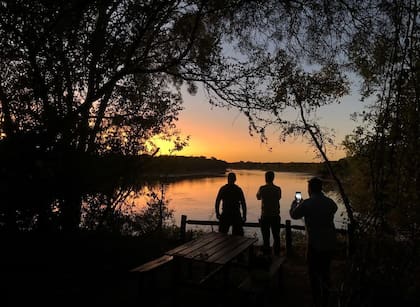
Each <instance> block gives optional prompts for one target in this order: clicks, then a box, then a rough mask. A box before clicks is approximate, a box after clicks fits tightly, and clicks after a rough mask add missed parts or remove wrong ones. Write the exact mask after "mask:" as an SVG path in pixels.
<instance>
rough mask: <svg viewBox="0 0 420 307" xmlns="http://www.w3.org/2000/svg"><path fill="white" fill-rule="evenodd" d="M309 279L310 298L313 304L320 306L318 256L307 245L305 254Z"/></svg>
mask: <svg viewBox="0 0 420 307" xmlns="http://www.w3.org/2000/svg"><path fill="white" fill-rule="evenodd" d="M307 261H308V273H309V281H310V283H311V290H312V299H313V302H314V305H315V306H317V307H318V306H321V294H322V290H321V274H320V266H321V265H320V257H319V254H318V252H317V251H315V250H314V249H312V248H311V247H308V254H307Z"/></svg>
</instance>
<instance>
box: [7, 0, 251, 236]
mask: <svg viewBox="0 0 420 307" xmlns="http://www.w3.org/2000/svg"><path fill="white" fill-rule="evenodd" d="M244 5H245V3H242V1H229V2H224V1H223V2H221V1H217V0H214V1H200V0H197V1H186V2H185V1H184V2H182V1H152V2H150V1H130V0H127V1H115V0H106V1H97V0H89V1H78V0H72V1H49V0H37V1H31V2H27V1H7V0H6V1H1V2H0V7H1V10H0V12H1V13H0V14H1V15H0V44H1V46H2V48H1V50H0V58H1V59H2V60H1V62H0V71H1V79H0V102H1V109H0V116H1V121H0V147H1V148H0V150H1V157H2V160H3V161H4V163H2V168H1V178H2V179H1V180H2V181H1V184H0V186H1V189H2V190H1V192H2V195H4V196H5V201H4V202H2V208H1V215H2V216H3V217H4V219H3V221H4V224H5V225H6V226H7V227H8V228H9V229H14V228H16V222H17V220H16V215H17V214H22V213H23V211H22V210H20V209H19V207H20V205H15V203H14V202H13V199H14V198H16V193H17V192H18V191H22V190H24V191H28V192H33V190H32V184H33V183H34V182H35V183H38V182H42V183H43V184H39V185H38V184H36V187H37V194H38V195H39V197H38V198H39V199H36V201H33V202H29V201H27V200H25V201H22V202H21V203H24V204H25V205H27V206H29V207H30V210H29V211H25V214H26V215H27V218H28V219H32V220H34V222H35V225H37V227H39V228H42V229H46V228H48V227H50V226H51V225H50V224H52V221H51V217H50V215H51V214H52V212H53V210H58V211H59V212H60V215H61V216H62V219H61V220H60V221H59V228H60V229H63V230H69V231H72V230H75V229H77V228H78V225H79V223H80V216H81V208H82V199H83V198H84V197H85V196H86V191H85V189H84V186H83V184H80V183H81V182H86V179H87V178H86V177H87V176H88V175H87V171H83V166H85V165H86V163H85V162H86V161H87V160H89V157H90V156H91V155H93V156H98V155H103V154H117V153H119V154H125V155H136V154H139V153H147V148H148V146H147V145H148V144H147V143H148V141H149V140H150V138H151V137H152V136H155V135H162V136H163V137H165V138H172V139H174V140H175V142H176V147H177V148H180V147H182V146H184V145H185V142H184V141H183V140H182V138H180V136H179V134H178V132H177V130H176V127H175V122H176V120H177V117H178V114H179V111H180V110H181V108H182V107H181V104H182V96H181V90H182V88H185V87H186V88H187V89H188V91H189V92H190V93H192V94H194V93H195V92H196V84H195V82H198V81H202V82H204V83H205V84H219V81H220V82H221V83H223V84H224V85H223V86H224V87H225V88H226V91H227V90H228V89H229V88H232V87H235V85H236V84H237V83H236V82H235V80H237V79H238V78H240V76H242V75H244V74H250V73H252V74H253V73H255V72H254V69H255V68H256V67H257V66H256V65H254V64H252V65H245V64H242V63H240V62H236V64H235V63H234V61H232V59H230V58H229V57H228V56H226V55H225V54H224V53H223V46H222V39H223V38H224V37H225V36H226V33H230V32H231V30H230V28H231V27H233V26H232V24H231V23H230V20H231V19H232V18H233V17H231V16H233V15H234V13H235V12H236V11H237V10H238V9H240V8H241V7H243V6H244ZM236 26H237V25H236ZM222 72H223V73H222ZM222 92H223V90H222ZM237 93H238V95H240V91H237ZM238 97H239V96H238ZM14 157H17V158H14ZM20 158H22V159H24V160H25V162H24V163H23V165H21V166H18V167H17V164H18V163H19V161H20V160H19V159H20ZM9 162H11V163H9ZM40 164H42V165H48V166H49V167H44V166H40ZM73 168H75V169H76V171H74V172H73ZM44 178H46V182H45V180H44ZM100 181H101V182H99V185H102V184H103V183H102V181H106V179H105V178H102V179H101V180H100ZM44 183H45V184H44ZM50 183H52V186H49V185H50ZM114 188H115V189H117V188H118V184H116V185H115V186H114ZM57 189H58V190H59V191H62V193H59V195H57V193H56V190H57ZM32 194H33V193H32ZM17 210H20V212H17Z"/></svg>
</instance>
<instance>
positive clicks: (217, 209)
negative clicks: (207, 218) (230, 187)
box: [214, 189, 222, 220]
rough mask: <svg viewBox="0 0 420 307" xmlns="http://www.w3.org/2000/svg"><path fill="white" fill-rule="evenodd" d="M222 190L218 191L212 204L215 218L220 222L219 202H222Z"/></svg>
mask: <svg viewBox="0 0 420 307" xmlns="http://www.w3.org/2000/svg"><path fill="white" fill-rule="evenodd" d="M221 192H222V189H220V190H219V192H218V193H217V197H216V202H215V204H214V209H215V211H216V218H217V219H218V220H220V201H221V200H222V193H221Z"/></svg>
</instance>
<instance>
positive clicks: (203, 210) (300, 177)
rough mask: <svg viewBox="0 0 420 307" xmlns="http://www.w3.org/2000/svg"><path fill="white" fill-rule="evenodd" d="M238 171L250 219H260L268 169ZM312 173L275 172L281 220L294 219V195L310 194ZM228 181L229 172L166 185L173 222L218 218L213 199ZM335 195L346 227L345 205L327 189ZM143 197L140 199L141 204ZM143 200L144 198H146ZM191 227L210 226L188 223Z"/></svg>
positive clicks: (256, 232) (251, 230) (341, 222)
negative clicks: (260, 194)
mask: <svg viewBox="0 0 420 307" xmlns="http://www.w3.org/2000/svg"><path fill="white" fill-rule="evenodd" d="M232 171H233V172H235V173H236V177H237V180H236V184H237V185H238V186H240V187H241V188H242V190H243V192H244V194H245V199H246V202H247V209H248V214H247V221H248V222H258V218H259V216H260V212H261V203H260V201H258V200H257V198H256V193H257V190H258V188H259V187H260V186H261V185H263V184H264V183H265V179H264V174H265V171H261V170H232ZM312 176H313V174H309V173H293V172H275V179H274V183H275V184H276V185H278V186H280V187H281V189H282V198H281V200H280V216H281V219H282V223H284V221H285V220H286V219H291V218H290V215H289V208H290V204H291V202H292V201H293V199H294V195H295V192H296V191H300V192H302V197H303V198H304V199H305V198H307V197H308V192H307V181H308V179H310V178H311V177H312ZM226 183H227V176H216V177H205V178H193V179H182V180H179V181H175V182H171V183H169V184H167V186H166V192H165V199H166V200H167V201H168V202H169V208H170V209H172V210H174V222H175V223H176V225H179V224H180V219H181V215H186V216H187V218H188V219H193V220H212V221H215V220H216V216H215V212H214V202H215V198H216V195H217V192H218V190H219V188H220V187H221V186H222V185H224V184H226ZM327 195H328V196H330V197H331V198H333V199H334V200H335V201H336V202H337V204H338V206H339V209H338V212H337V213H336V215H335V225H336V227H337V228H343V227H345V225H344V218H343V217H344V216H345V214H344V212H345V208H344V206H343V205H342V203H341V201H340V200H339V198H338V197H337V194H336V193H327ZM141 202H142V200H140V199H138V205H139V206H141V205H142V204H141ZM143 204H144V200H143ZM292 224H297V225H303V220H293V221H292ZM187 227H188V229H194V228H200V227H209V228H210V226H194V225H188V226H187ZM245 232H246V234H248V235H253V236H258V237H259V236H260V235H259V229H257V228H247V229H245Z"/></svg>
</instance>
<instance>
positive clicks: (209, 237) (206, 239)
mask: <svg viewBox="0 0 420 307" xmlns="http://www.w3.org/2000/svg"><path fill="white" fill-rule="evenodd" d="M214 234H215V233H208V234H205V235H203V236H201V237H199V238H196V239H194V240H191V241H188V242H186V243H184V244H182V245H180V246H178V247H175V248H174V249H171V250H169V251H167V252H166V253H165V254H167V255H172V256H173V255H180V254H183V253H184V252H185V251H186V250H187V249H189V248H191V247H193V248H197V247H198V246H200V245H205V244H207V242H209V241H211V240H213V239H214V238H215V237H214Z"/></svg>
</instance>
